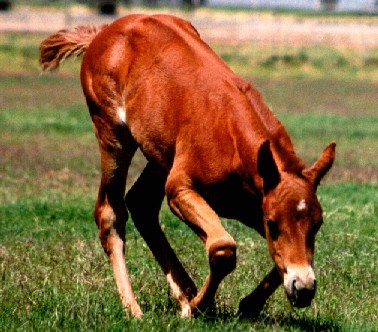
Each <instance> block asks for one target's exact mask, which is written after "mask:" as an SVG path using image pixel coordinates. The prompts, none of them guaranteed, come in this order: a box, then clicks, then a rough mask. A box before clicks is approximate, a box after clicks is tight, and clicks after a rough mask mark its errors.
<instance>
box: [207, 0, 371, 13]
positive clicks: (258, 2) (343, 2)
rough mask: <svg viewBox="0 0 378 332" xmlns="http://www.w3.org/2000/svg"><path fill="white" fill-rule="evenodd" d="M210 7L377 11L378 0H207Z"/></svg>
mask: <svg viewBox="0 0 378 332" xmlns="http://www.w3.org/2000/svg"><path fill="white" fill-rule="evenodd" d="M206 3H207V4H208V5H209V6H243V7H251V8H293V9H294V8H295V9H313V10H318V9H326V8H328V9H335V10H338V11H343V10H345V11H349V10H350V11H376V10H378V0H207V1H206Z"/></svg>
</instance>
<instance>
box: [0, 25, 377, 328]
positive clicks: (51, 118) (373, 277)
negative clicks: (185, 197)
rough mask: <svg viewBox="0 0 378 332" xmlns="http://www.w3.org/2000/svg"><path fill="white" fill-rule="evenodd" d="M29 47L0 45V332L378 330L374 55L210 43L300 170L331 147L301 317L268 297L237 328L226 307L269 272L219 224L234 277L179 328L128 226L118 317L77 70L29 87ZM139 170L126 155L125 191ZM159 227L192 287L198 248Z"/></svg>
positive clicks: (26, 43)
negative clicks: (313, 283)
mask: <svg viewBox="0 0 378 332" xmlns="http://www.w3.org/2000/svg"><path fill="white" fill-rule="evenodd" d="M43 37H44V36H43V35H38V34H34V35H30V34H5V33H2V34H0V63H1V67H0V135H1V136H0V137H1V140H0V152H1V158H0V230H1V231H0V331H15V330H17V331H41V330H48V331H54V330H95V331H256V330H257V331H272V330H274V331H303V330H308V331H378V325H377V321H378V312H377V305H376V299H377V298H378V238H377V234H378V225H377V221H378V113H377V103H378V53H377V51H376V50H369V51H366V52H363V53H361V52H358V51H355V50H345V49H344V50H335V49H332V48H327V47H323V48H311V47H307V48H303V47H301V48H299V47H298V48H285V49H282V48H281V49H280V50H278V51H277V53H275V51H274V50H273V51H272V49H271V47H263V46H261V47H259V48H256V47H253V45H247V44H236V45H235V44H233V45H230V44H226V43H223V44H220V43H217V44H214V45H212V46H213V47H214V48H215V49H216V50H217V52H218V53H219V54H220V55H221V56H222V57H223V58H224V59H225V60H226V61H227V62H228V63H229V64H230V65H231V66H232V67H233V68H234V69H235V70H236V71H237V72H239V73H240V74H241V75H243V76H244V77H246V78H247V79H248V80H250V81H252V82H253V84H255V85H256V86H257V87H258V88H259V90H260V91H261V92H262V93H263V95H264V97H265V99H266V100H267V102H268V104H269V106H270V107H271V109H272V110H273V111H274V112H275V114H276V115H277V117H278V118H279V119H281V121H282V122H283V123H284V125H285V126H286V128H287V130H288V131H289V133H290V134H291V136H292V138H293V141H294V143H295V145H296V147H297V151H298V154H299V155H300V156H301V157H302V158H303V160H304V161H306V163H308V164H310V163H311V162H313V161H314V160H315V159H316V158H317V157H318V156H319V155H320V153H321V151H322V149H323V148H324V147H325V146H326V145H327V144H328V143H329V142H330V141H331V140H336V141H337V144H338V145H337V161H336V163H335V165H334V168H333V169H332V171H331V173H330V174H329V176H327V178H326V179H325V181H324V184H323V185H322V186H321V187H320V188H319V190H318V193H319V197H320V200H321V202H322V205H323V208H324V218H325V224H324V226H323V227H322V229H321V231H320V233H319V234H318V236H317V250H316V256H315V271H316V274H317V279H318V292H317V295H316V299H315V300H314V303H313V305H312V306H311V307H310V308H307V309H294V308H291V307H290V305H289V303H288V301H287V299H286V297H285V295H284V293H283V290H282V288H280V289H278V290H277V292H276V293H275V294H274V296H273V297H272V298H271V299H270V300H269V302H268V303H267V305H266V306H265V308H264V310H263V312H262V313H261V315H260V316H259V317H258V318H257V319H255V320H246V321H241V320H239V318H238V317H236V312H237V308H238V303H239V300H240V299H241V298H242V297H244V296H246V295H247V294H249V292H251V291H252V290H253V288H254V287H255V286H256V285H257V284H258V282H259V281H260V280H261V279H262V277H263V276H264V275H265V273H266V272H268V270H269V269H270V268H271V265H272V263H271V261H270V258H269V257H268V253H267V250H266V244H265V241H264V240H263V239H261V238H259V236H258V235H257V234H256V233H255V232H254V231H252V230H249V229H247V228H246V227H244V226H242V225H240V224H239V223H237V222H235V221H228V220H225V221H224V224H225V225H226V228H227V229H228V230H229V232H230V233H231V234H232V235H233V236H234V238H235V239H236V240H237V242H238V267H237V269H236V270H235V271H234V273H232V274H231V275H230V276H228V277H227V278H226V279H225V281H224V282H223V283H222V285H221V287H220V289H219V291H218V293H217V307H216V313H215V314H214V315H212V316H210V317H209V316H200V317H198V318H196V319H192V320H182V319H180V318H179V316H178V311H177V305H176V303H175V302H174V300H173V299H172V297H171V296H170V295H169V290H168V286H167V283H166V281H165V278H164V276H163V274H162V272H161V271H160V268H159V267H158V266H157V264H156V262H155V261H154V259H153V257H152V255H151V253H150V252H149V250H148V248H147V246H146V245H145V243H144V242H143V240H142V239H141V237H140V236H139V234H138V232H137V231H136V229H135V228H134V225H133V223H132V221H129V222H128V224H127V241H128V242H127V262H128V267H129V271H130V275H131V279H132V283H133V287H134V290H135V293H136V296H137V299H138V301H139V303H140V304H141V306H142V309H143V311H144V312H145V315H144V318H143V319H142V320H140V321H136V320H134V319H130V317H128V316H127V315H126V314H125V313H124V311H123V309H122V307H121V304H120V301H119V299H118V294H117V292H116V288H115V285H114V281H113V275H112V272H111V270H110V266H109V263H108V261H107V258H106V256H105V254H104V253H103V251H102V248H101V246H100V243H99V241H98V238H97V229H96V225H95V223H94V220H93V213H92V211H93V205H94V202H95V199H96V195H97V186H98V183H99V177H100V172H99V156H98V151H97V143H96V140H95V137H94V134H93V132H92V126H91V121H90V118H89V115H88V113H87V110H86V108H85V105H84V100H83V97H82V94H81V88H80V83H79V80H78V76H79V73H78V71H79V61H76V62H68V63H67V64H66V65H65V66H64V67H63V69H62V70H61V71H60V72H59V73H58V74H57V75H43V76H41V75H39V69H38V64H37V47H38V43H39V42H40V40H41V39H42V38H43ZM143 165H144V160H143V157H142V156H141V155H140V154H139V155H138V156H137V157H136V158H135V160H134V162H133V165H132V168H131V172H130V180H131V182H132V181H134V180H135V179H136V177H137V175H138V173H139V172H140V170H141V168H142V167H143ZM131 182H130V183H129V185H130V184H131ZM161 223H162V227H163V229H164V231H165V233H166V234H167V236H168V238H169V240H170V242H171V243H172V246H173V247H174V248H175V250H176V252H177V253H178V256H179V257H180V258H181V259H182V261H183V263H184V265H185V267H186V268H187V269H188V271H189V272H190V274H191V275H192V276H193V278H194V279H195V281H196V283H197V285H199V284H200V283H201V282H202V281H203V280H204V278H205V276H206V274H207V270H208V267H207V262H206V257H205V252H204V248H203V245H202V244H201V242H200V241H199V240H198V239H197V238H196V236H195V235H194V234H193V233H192V232H191V231H190V230H189V229H188V228H187V227H186V226H185V225H184V224H183V223H182V222H180V221H179V220H178V219H177V218H175V217H173V216H172V214H171V213H170V212H169V209H168V208H167V206H166V205H164V206H163V209H162V212H161Z"/></svg>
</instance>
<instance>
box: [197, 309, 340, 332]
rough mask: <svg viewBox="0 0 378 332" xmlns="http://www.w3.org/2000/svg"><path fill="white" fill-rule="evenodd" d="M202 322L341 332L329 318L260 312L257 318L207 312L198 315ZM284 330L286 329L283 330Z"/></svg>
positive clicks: (225, 312)
mask: <svg viewBox="0 0 378 332" xmlns="http://www.w3.org/2000/svg"><path fill="white" fill-rule="evenodd" d="M200 316H201V317H202V319H203V321H204V322H207V323H214V322H216V321H222V322H235V321H237V322H239V323H243V325H245V324H248V323H250V324H251V325H254V326H255V327H258V326H260V327H268V326H272V327H280V328H283V329H285V328H288V329H290V330H291V331H317V332H318V331H334V332H339V331H342V330H343V328H342V326H340V324H339V322H337V321H335V320H333V319H332V318H330V317H317V318H311V317H296V316H295V315H292V314H290V315H284V314H282V315H278V316H277V315H273V316H272V315H270V314H268V313H266V312H262V313H261V314H260V315H259V316H257V317H251V318H247V317H238V316H237V315H235V314H234V313H233V312H230V311H227V310H222V311H218V312H214V311H213V312H207V313H203V314H201V315H200ZM285 330H286V329H285Z"/></svg>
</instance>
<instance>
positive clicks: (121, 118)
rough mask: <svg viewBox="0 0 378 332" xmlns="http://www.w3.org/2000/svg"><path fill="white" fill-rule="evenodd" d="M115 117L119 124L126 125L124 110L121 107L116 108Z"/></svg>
mask: <svg viewBox="0 0 378 332" xmlns="http://www.w3.org/2000/svg"><path fill="white" fill-rule="evenodd" d="M117 116H118V119H119V121H120V122H122V123H123V124H126V108H125V107H123V106H120V107H118V109H117Z"/></svg>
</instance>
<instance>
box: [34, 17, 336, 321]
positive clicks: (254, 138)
mask: <svg viewBox="0 0 378 332" xmlns="http://www.w3.org/2000/svg"><path fill="white" fill-rule="evenodd" d="M82 53H84V56H83V60H82V67H81V83H82V87H83V91H84V95H85V98H86V102H87V105H88V108H89V112H90V115H91V118H92V121H93V124H94V129H95V134H96V136H97V139H98V143H99V148H100V153H101V174H102V176H101V184H100V188H99V193H98V199H97V202H96V206H95V220H96V223H97V226H98V229H99V237H100V240H101V244H102V246H103V248H104V251H105V252H106V254H107V255H108V256H109V259H110V262H111V264H112V268H113V272H114V277H115V281H116V285H117V287H118V291H119V293H120V297H121V300H122V303H123V305H124V307H125V308H126V310H128V311H129V312H130V313H131V314H132V315H133V316H135V317H140V316H141V315H142V311H141V309H140V307H139V305H138V303H137V301H136V299H135V296H134V293H133V291H132V287H131V284H130V280H129V276H128V272H127V267H126V263H125V256H124V250H125V240H126V239H125V224H126V221H127V219H128V213H130V214H131V217H132V219H133V221H134V223H135V226H136V228H137V229H138V231H139V232H140V234H141V235H142V237H143V238H144V240H145V241H146V242H147V244H148V246H149V247H150V249H151V251H152V253H153V255H154V256H155V258H156V260H157V261H158V263H159V264H160V266H161V268H162V270H163V272H164V274H165V276H166V278H167V281H168V283H169V285H170V287H171V290H172V293H173V296H174V297H175V298H176V299H177V300H178V302H179V304H180V307H181V315H182V316H183V317H185V316H190V315H192V314H194V313H195V312H202V311H203V310H206V309H207V308H208V307H209V306H211V305H212V304H213V301H214V297H215V293H216V290H217V288H218V285H219V284H220V282H221V281H222V279H223V278H224V277H225V276H226V275H227V274H229V273H230V272H231V271H233V270H234V268H235V266H236V256H237V255H236V242H235V240H234V239H233V238H232V237H231V235H230V234H229V233H227V232H226V230H225V229H224V228H223V226H222V224H221V221H220V219H219V216H221V217H226V218H232V219H237V220H239V221H241V222H242V223H244V224H245V225H247V226H249V227H252V228H254V229H255V230H256V231H257V232H258V233H259V234H260V235H261V236H263V237H264V238H266V240H267V244H268V249H269V253H270V255H271V257H272V259H273V262H274V267H273V269H272V270H271V271H270V273H268V274H267V276H266V277H265V278H264V279H263V281H262V282H261V283H260V284H259V285H258V287H257V288H256V289H255V290H254V291H253V292H252V293H251V294H250V295H249V296H247V297H245V298H244V299H243V300H242V301H241V302H240V306H239V311H240V313H241V314H256V313H258V312H259V311H260V310H261V308H262V307H263V305H264V303H265V302H266V300H267V299H268V297H269V296H270V295H271V294H272V293H273V292H274V291H275V290H276V289H277V287H278V286H279V285H280V284H281V283H283V287H284V289H285V291H286V293H287V296H288V298H289V300H290V301H291V303H292V304H293V305H294V306H297V307H305V306H308V305H310V303H311V300H312V299H313V297H314V294H315V289H316V281H315V274H314V270H313V254H314V241H315V234H316V233H317V231H318V230H319V227H320V226H321V224H322V209H321V206H320V204H319V201H318V199H317V197H316V193H315V192H316V188H317V186H318V185H319V183H320V180H321V179H322V178H323V176H324V175H325V174H326V173H327V171H328V170H329V169H330V168H331V166H332V163H333V160H334V158H335V145H336V144H335V143H334V142H332V143H331V144H329V145H328V146H327V147H326V148H325V150H324V151H323V153H322V155H321V157H320V158H319V160H317V161H316V162H315V163H314V164H313V165H312V166H311V167H309V168H306V167H305V165H304V164H303V162H302V161H300V159H299V158H298V157H297V156H296V154H295V152H294V147H293V144H292V142H291V139H290V137H289V135H288V134H287V132H286V130H285V129H284V127H283V126H282V124H281V123H280V122H279V121H278V120H277V119H276V118H275V116H274V115H273V114H272V113H271V111H270V110H269V109H268V107H267V106H266V104H265V103H264V101H263V100H262V97H261V95H260V94H259V93H258V92H257V91H256V90H255V89H254V88H253V87H252V86H251V85H250V84H249V83H247V82H246V81H244V80H243V79H242V78H240V77H238V76H237V75H236V74H234V73H233V72H232V71H231V69H230V68H229V67H228V66H227V65H226V64H225V63H224V62H223V61H222V60H221V59H220V58H219V57H218V56H217V55H216V54H215V53H214V52H213V51H212V50H211V49H210V48H209V46H208V45H207V44H206V43H205V42H204V41H203V40H202V39H201V38H200V36H199V34H198V32H197V31H196V29H195V28H194V27H193V26H192V25H191V24H190V23H188V22H186V21H184V20H182V19H180V18H177V17H173V16H169V15H153V16H147V15H130V16H126V17H123V18H120V19H118V20H116V21H115V22H113V23H112V24H110V25H106V26H102V27H88V26H80V27H76V28H73V29H70V30H62V31H59V32H57V33H56V34H54V35H51V36H50V37H48V38H46V39H45V40H44V41H43V42H42V43H41V46H40V63H41V66H42V68H43V69H44V70H54V69H56V68H57V67H58V66H59V64H60V63H61V62H62V61H64V60H65V59H66V58H67V57H69V56H71V55H79V54H82ZM138 147H139V148H140V149H141V151H142V152H143V154H144V155H145V157H146V158H147V160H148V163H147V166H146V167H145V169H144V170H143V172H142V173H141V175H140V177H139V178H138V180H137V181H136V183H135V184H134V185H133V186H132V188H131V189H130V190H129V191H128V193H127V194H126V197H125V188H126V177H127V171H128V167H129V165H130V162H131V159H132V158H133V155H134V153H135V151H136V150H137V148H138ZM164 196H166V197H167V200H168V204H169V206H170V208H171V210H172V212H173V213H174V214H175V215H177V216H178V217H179V218H180V219H181V220H182V221H184V222H185V223H186V224H187V225H188V226H189V227H190V228H191V229H192V230H193V231H194V232H195V233H196V234H197V235H198V236H199V237H200V239H201V240H202V241H203V242H204V245H205V248H206V253H207V256H208V260H209V265H210V273H209V275H208V276H207V278H206V280H205V282H204V284H203V286H202V287H201V289H200V290H199V291H197V288H196V286H195V284H194V282H193V281H192V279H191V277H190V276H189V275H188V273H187V272H186V271H185V269H184V268H183V266H182V265H181V263H180V261H179V260H178V258H177V257H176V255H175V253H174V251H173V250H172V248H171V246H170V244H169V243H168V241H167V239H166V237H165V235H164V233H163V232H162V230H161V228H160V225H159V218H158V215H159V211H160V208H161V204H162V201H163V198H164Z"/></svg>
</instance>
